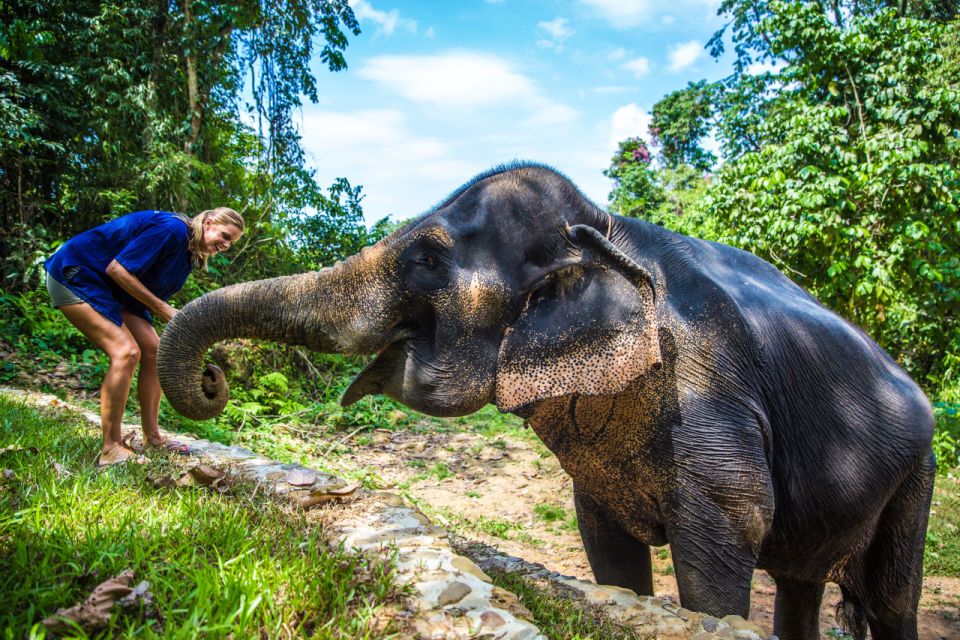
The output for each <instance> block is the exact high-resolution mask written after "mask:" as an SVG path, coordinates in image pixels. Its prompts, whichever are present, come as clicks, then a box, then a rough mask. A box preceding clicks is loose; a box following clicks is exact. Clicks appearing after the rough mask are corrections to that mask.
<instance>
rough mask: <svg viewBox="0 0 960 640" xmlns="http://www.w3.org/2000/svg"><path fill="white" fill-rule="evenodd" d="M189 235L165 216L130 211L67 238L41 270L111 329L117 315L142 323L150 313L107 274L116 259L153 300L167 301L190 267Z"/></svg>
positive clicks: (174, 217) (183, 226)
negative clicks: (127, 314) (126, 314)
mask: <svg viewBox="0 0 960 640" xmlns="http://www.w3.org/2000/svg"><path fill="white" fill-rule="evenodd" d="M189 238H190V230H189V228H188V227H187V225H186V223H185V222H184V220H183V219H182V218H180V217H179V216H177V215H176V214H174V213H170V212H169V211H136V212H134V213H128V214H127V215H125V216H122V217H120V218H117V219H116V220H111V221H110V222H107V223H105V224H102V225H100V226H99V227H95V228H93V229H90V230H89V231H84V232H83V233H81V234H80V235H78V236H74V237H73V238H70V240H68V241H67V242H66V243H64V244H63V245H62V246H61V247H60V248H59V249H58V250H57V252H56V253H54V254H53V255H52V256H50V258H48V259H47V261H46V262H45V263H44V266H45V267H46V269H47V273H49V274H50V276H51V277H52V278H53V279H54V280H56V281H57V282H59V283H60V284H62V285H63V286H65V287H67V288H68V289H70V291H72V292H74V293H75V294H77V296H78V297H80V298H81V299H83V300H84V301H85V302H87V303H88V304H89V305H90V306H91V307H93V308H94V309H96V310H97V311H99V312H100V313H101V314H102V315H103V316H105V317H107V318H109V319H110V320H112V321H113V322H114V323H116V324H117V325H120V324H123V320H122V318H121V316H120V311H121V310H123V311H128V312H130V313H133V314H135V315H138V316H140V317H142V318H145V319H146V320H147V321H152V320H153V318H152V317H151V316H150V312H149V311H147V308H146V307H145V306H144V305H143V303H141V302H140V301H139V300H137V299H136V298H134V297H133V296H131V295H130V294H129V293H127V292H126V291H124V290H123V289H121V288H120V285H118V284H117V283H116V282H115V281H114V280H113V278H111V277H110V276H108V275H107V265H109V264H110V262H111V261H113V260H116V261H117V262H119V263H120V264H121V265H123V267H124V268H125V269H126V270H127V271H129V272H130V273H132V274H133V275H135V276H136V277H137V278H138V279H139V280H140V282H142V283H143V285H144V286H145V287H146V288H147V289H149V290H150V291H151V292H152V293H153V295H155V296H157V297H158V298H160V299H161V300H164V301H166V300H169V299H170V296H172V295H173V294H175V293H176V292H177V291H179V290H180V288H181V287H182V286H183V283H184V282H186V281H187V276H189V275H190V270H191V269H192V268H193V263H192V262H191V260H190V252H189V250H188V244H187V242H188V240H189Z"/></svg>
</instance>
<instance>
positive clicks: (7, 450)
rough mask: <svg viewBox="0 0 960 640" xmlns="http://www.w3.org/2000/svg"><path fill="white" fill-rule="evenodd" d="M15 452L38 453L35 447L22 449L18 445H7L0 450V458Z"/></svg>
mask: <svg viewBox="0 0 960 640" xmlns="http://www.w3.org/2000/svg"><path fill="white" fill-rule="evenodd" d="M16 451H26V452H27V453H39V452H40V450H39V449H37V448H36V447H23V446H21V445H19V444H8V445H7V446H5V447H4V448H2V449H0V456H2V455H3V454H5V453H14V452H16Z"/></svg>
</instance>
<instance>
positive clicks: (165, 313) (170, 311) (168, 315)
mask: <svg viewBox="0 0 960 640" xmlns="http://www.w3.org/2000/svg"><path fill="white" fill-rule="evenodd" d="M153 315H155V316H157V317H158V318H160V319H161V320H163V321H164V322H170V320H172V319H173V316H175V315H177V310H176V309H174V308H173V307H171V306H170V305H169V304H167V303H166V302H163V303H161V306H160V307H159V308H157V309H156V310H154V312H153Z"/></svg>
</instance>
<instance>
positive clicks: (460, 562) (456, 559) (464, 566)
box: [450, 556, 490, 582]
mask: <svg viewBox="0 0 960 640" xmlns="http://www.w3.org/2000/svg"><path fill="white" fill-rule="evenodd" d="M450 564H452V565H453V568H454V569H458V570H460V571H463V572H464V573H468V574H470V575H471V576H473V577H474V578H479V579H480V580H483V581H484V582H490V576H488V575H487V574H485V573H484V572H483V570H482V569H481V568H480V567H478V566H477V565H476V564H474V563H473V562H472V561H471V560H469V559H467V558H464V557H463V556H453V559H452V560H450Z"/></svg>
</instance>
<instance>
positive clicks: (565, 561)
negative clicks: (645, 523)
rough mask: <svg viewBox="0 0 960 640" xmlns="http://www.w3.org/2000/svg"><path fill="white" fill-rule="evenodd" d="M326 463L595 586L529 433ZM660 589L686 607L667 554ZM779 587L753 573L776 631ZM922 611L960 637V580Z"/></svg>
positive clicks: (439, 438)
mask: <svg viewBox="0 0 960 640" xmlns="http://www.w3.org/2000/svg"><path fill="white" fill-rule="evenodd" d="M339 452H340V455H338V456H335V457H333V458H332V459H331V458H330V457H328V458H326V460H325V462H326V465H327V466H329V467H331V468H332V469H334V470H337V471H338V472H340V473H342V474H344V475H354V476H355V475H356V474H357V473H358V470H360V473H363V474H368V476H369V477H372V478H374V479H375V483H378V484H379V485H380V486H382V487H383V488H387V489H391V490H394V491H400V492H401V493H404V494H405V495H407V496H408V498H410V499H411V500H413V501H415V502H416V503H417V504H419V506H420V507H421V508H422V509H423V510H424V511H425V512H426V513H428V514H429V515H430V516H431V517H432V518H433V519H434V520H435V521H436V522H438V523H439V524H443V525H445V526H448V527H450V528H452V529H454V530H456V531H458V532H459V533H461V534H462V535H464V536H466V537H468V538H473V539H476V540H481V541H483V542H485V543H487V544H491V545H493V546H495V547H497V548H499V549H500V550H501V551H504V552H506V553H509V554H511V555H514V556H518V557H521V558H524V559H526V560H529V561H532V562H539V563H541V564H543V565H545V566H546V567H548V568H550V569H553V570H556V571H559V572H561V573H563V574H566V575H571V576H576V577H578V578H584V579H589V580H592V579H593V576H592V574H591V572H590V567H589V565H588V563H587V559H586V556H585V555H584V553H583V549H582V547H581V545H580V538H579V535H578V533H577V531H576V521H575V519H574V517H573V514H574V510H573V500H572V496H571V487H570V479H569V477H567V475H566V474H565V473H564V472H563V470H562V469H561V468H560V466H559V464H558V463H557V461H556V458H554V457H553V456H552V455H551V454H550V453H549V451H547V450H546V448H545V447H543V445H542V444H540V443H539V441H537V440H536V438H535V436H533V434H532V433H529V432H517V431H513V432H510V433H505V434H499V435H497V434H494V435H489V434H488V435H480V434H477V433H473V432H463V431H458V432H437V431H436V430H432V429H425V430H422V431H421V430H417V431H389V430H386V429H378V430H374V431H366V432H363V433H359V434H355V435H353V436H352V437H350V438H348V439H346V440H344V441H343V442H342V444H341V445H340V449H339ZM653 563H654V581H655V591H656V593H657V595H658V596H663V597H669V598H673V599H675V600H678V596H677V585H676V581H675V579H674V577H673V567H672V564H671V562H670V556H669V551H668V550H667V548H663V549H654V550H653ZM774 596H775V587H774V583H773V581H772V579H771V578H770V577H769V576H768V575H767V574H766V573H764V572H763V571H759V570H758V571H757V572H756V573H755V574H754V580H753V593H752V596H751V609H750V620H751V621H753V622H755V623H757V624H759V625H760V626H761V627H763V628H764V629H767V630H768V631H771V632H772V629H773V604H774ZM839 601H840V592H839V589H838V588H837V587H836V585H833V584H830V585H828V587H827V591H826V594H825V596H824V600H823V608H822V612H821V617H820V626H821V635H822V636H823V637H837V636H838V635H839V633H838V629H837V628H836V622H835V619H834V613H833V612H834V609H835V607H836V605H837V603H838V602H839ZM920 606H921V610H920V638H922V639H924V640H937V639H941V638H942V639H951V640H956V639H957V638H960V579H958V578H945V577H938V576H928V577H927V578H926V579H925V581H924V590H923V598H922V601H921V605H920Z"/></svg>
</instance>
